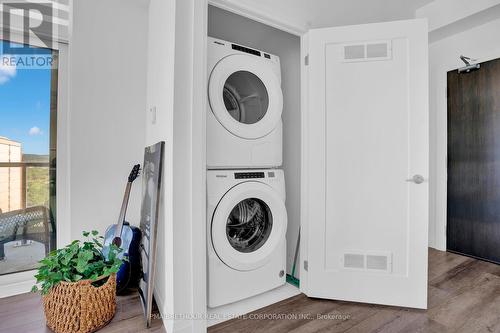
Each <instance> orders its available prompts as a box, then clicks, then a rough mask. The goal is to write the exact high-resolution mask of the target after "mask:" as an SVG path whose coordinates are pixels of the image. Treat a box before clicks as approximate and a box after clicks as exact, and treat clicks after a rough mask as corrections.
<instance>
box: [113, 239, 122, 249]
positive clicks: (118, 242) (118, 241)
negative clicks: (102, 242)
mask: <svg viewBox="0 0 500 333" xmlns="http://www.w3.org/2000/svg"><path fill="white" fill-rule="evenodd" d="M113 244H115V245H116V246H118V247H120V246H121V245H122V239H121V238H120V237H115V238H114V239H113Z"/></svg>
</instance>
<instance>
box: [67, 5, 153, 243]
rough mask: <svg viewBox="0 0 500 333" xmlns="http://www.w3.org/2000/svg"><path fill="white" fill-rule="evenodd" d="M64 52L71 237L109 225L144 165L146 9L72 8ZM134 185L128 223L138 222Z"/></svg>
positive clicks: (81, 6) (136, 191)
mask: <svg viewBox="0 0 500 333" xmlns="http://www.w3.org/2000/svg"><path fill="white" fill-rule="evenodd" d="M73 13H74V15H73V19H74V21H73V31H72V36H71V40H70V48H69V71H70V85H69V94H70V95H69V112H70V118H69V144H70V146H69V147H70V148H69V151H70V162H69V164H70V165H69V167H70V198H71V212H70V220H69V221H61V220H59V221H58V223H71V231H70V235H71V238H72V239H74V238H78V237H80V236H81V231H82V230H90V229H97V230H99V231H100V232H104V230H105V229H106V227H107V226H108V225H110V224H112V223H116V221H117V218H118V214H119V210H120V205H121V202H122V197H123V191H124V189H125V183H126V180H127V176H128V174H129V172H130V170H131V167H132V165H133V164H135V163H141V164H142V159H143V149H144V138H145V125H144V118H145V105H146V65H145V64H146V42H147V40H146V38H145V36H146V34H147V2H145V1H136V0H106V1H101V0H85V1H74V8H73ZM139 210H140V182H137V183H136V184H135V186H134V187H133V191H132V195H131V198H130V203H129V209H128V215H127V218H128V220H129V221H130V222H131V223H138V221H139Z"/></svg>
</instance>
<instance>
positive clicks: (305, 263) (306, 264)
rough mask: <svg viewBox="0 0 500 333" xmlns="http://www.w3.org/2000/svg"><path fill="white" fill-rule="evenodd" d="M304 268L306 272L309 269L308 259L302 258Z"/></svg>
mask: <svg viewBox="0 0 500 333" xmlns="http://www.w3.org/2000/svg"><path fill="white" fill-rule="evenodd" d="M304 270H305V271H306V272H307V271H308V270H309V261H307V260H304Z"/></svg>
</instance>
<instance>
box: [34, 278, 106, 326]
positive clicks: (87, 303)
mask: <svg viewBox="0 0 500 333" xmlns="http://www.w3.org/2000/svg"><path fill="white" fill-rule="evenodd" d="M43 308H44V311H45V318H46V320H47V326H48V327H49V328H51V329H52V330H53V331H54V332H56V333H89V332H95V331H97V330H98V329H100V328H102V327H104V326H105V325H106V324H107V323H109V322H110V321H111V319H113V316H114V315H115V311H116V275H115V274H112V275H110V276H109V277H108V279H107V281H106V282H105V283H104V284H103V285H102V286H99V287H94V286H93V285H92V284H91V281H90V280H82V281H79V282H60V283H59V284H57V285H56V286H55V287H53V288H51V289H50V292H49V293H48V294H47V295H45V296H43Z"/></svg>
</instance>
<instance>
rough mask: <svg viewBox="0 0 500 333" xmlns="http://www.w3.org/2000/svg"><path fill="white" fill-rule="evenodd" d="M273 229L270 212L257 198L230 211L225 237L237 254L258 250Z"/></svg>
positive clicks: (246, 200)
mask: <svg viewBox="0 0 500 333" xmlns="http://www.w3.org/2000/svg"><path fill="white" fill-rule="evenodd" d="M272 227H273V218H272V214H271V210H270V209H269V207H268V206H267V205H266V203H265V202H264V201H262V200H260V199H257V198H248V199H245V200H242V201H240V202H239V203H238V204H237V205H236V206H235V207H234V208H233V210H232V211H231V213H230V214H229V217H228V219H227V224H226V236H227V239H228V240H229V243H230V244H231V246H232V247H233V248H234V249H236V250H237V251H239V252H243V253H249V252H254V251H255V250H257V249H259V248H260V247H261V246H262V245H264V243H265V242H266V241H267V239H268V238H269V235H270V234H271V230H272Z"/></svg>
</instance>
